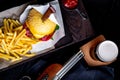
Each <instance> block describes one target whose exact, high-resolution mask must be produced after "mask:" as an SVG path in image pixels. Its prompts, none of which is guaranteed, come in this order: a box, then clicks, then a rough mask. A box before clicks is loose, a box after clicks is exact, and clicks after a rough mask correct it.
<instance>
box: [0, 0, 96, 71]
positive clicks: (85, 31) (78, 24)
mask: <svg viewBox="0 0 120 80" xmlns="http://www.w3.org/2000/svg"><path fill="white" fill-rule="evenodd" d="M12 1H16V4H14V5H9V8H10V7H13V6H17V5H20V4H23V3H26V2H28V1H29V0H22V1H20V0H12ZM19 1H20V2H19ZM49 1H52V0H47V2H49ZM40 2H41V3H40ZM47 2H46V1H43V0H39V1H38V3H39V4H46V3H47ZM3 3H4V2H3ZM17 3H18V4H17ZM59 3H60V8H61V12H62V17H63V22H64V26H65V34H66V36H65V37H64V38H62V39H61V40H60V41H59V42H58V43H57V44H56V45H55V49H53V50H50V51H48V52H45V53H44V54H40V55H37V56H34V57H32V58H29V59H27V60H24V61H22V62H19V63H16V64H15V65H11V66H9V67H6V68H3V69H1V70H0V72H2V71H5V70H8V69H10V68H14V67H16V66H19V65H22V64H24V63H27V62H30V61H33V60H36V59H38V58H44V59H46V60H48V61H49V60H50V59H51V57H54V60H56V59H57V58H58V56H59V58H60V57H61V56H60V55H65V56H67V57H70V56H71V55H72V54H73V53H72V52H71V53H66V54H65V53H64V52H66V51H67V50H68V49H69V47H72V46H76V45H77V49H79V48H78V47H79V46H81V45H82V44H84V42H85V40H87V39H89V38H91V37H93V36H95V35H94V30H93V29H92V26H91V23H90V21H89V18H87V19H86V20H82V18H81V17H80V15H79V14H78V13H77V12H76V11H75V10H72V11H69V10H66V9H65V8H64V7H63V6H62V5H61V0H59ZM79 3H80V4H79V8H78V9H79V10H80V11H83V12H84V13H85V14H86V15H87V13H86V11H85V8H84V6H83V3H82V1H81V0H79ZM7 8H8V7H7ZM7 8H1V9H0V10H1V11H2V10H3V9H4V10H5V9H7ZM73 49H75V47H74V48H73ZM60 52H61V53H60ZM66 59H67V58H66ZM63 61H64V60H63Z"/></svg>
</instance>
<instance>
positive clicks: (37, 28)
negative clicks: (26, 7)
mask: <svg viewBox="0 0 120 80" xmlns="http://www.w3.org/2000/svg"><path fill="white" fill-rule="evenodd" d="M42 16H43V15H42V14H41V13H40V12H38V11H37V10H36V9H34V8H32V9H31V10H30V11H29V14H28V17H27V19H26V21H25V23H26V26H27V27H28V28H29V30H30V31H31V33H32V34H33V36H34V37H35V38H38V39H39V38H42V37H44V36H46V35H50V34H52V33H53V32H54V31H55V28H56V23H54V22H53V21H51V20H50V19H46V20H45V21H44V22H43V21H42V20H41V17H42Z"/></svg>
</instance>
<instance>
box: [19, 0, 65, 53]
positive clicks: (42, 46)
mask: <svg viewBox="0 0 120 80" xmlns="http://www.w3.org/2000/svg"><path fill="white" fill-rule="evenodd" d="M49 4H51V5H52V6H53V8H54V9H55V10H56V12H55V13H52V14H51V15H50V16H49V19H50V20H52V21H53V22H55V23H56V24H58V25H59V29H58V30H56V31H55V33H54V34H53V36H52V39H49V40H48V41H40V42H38V43H36V44H33V45H32V50H30V52H32V53H33V52H35V53H38V52H39V53H40V51H43V50H46V49H47V50H48V49H49V48H54V45H55V44H56V43H57V42H58V41H59V40H60V39H61V38H62V37H64V36H65V33H64V26H63V22H62V15H61V11H60V7H59V4H58V3H54V4H52V2H51V3H48V4H46V5H28V6H27V8H26V9H25V10H24V12H23V13H22V14H21V15H20V22H21V23H24V22H25V20H26V18H27V15H28V13H29V10H30V9H31V8H35V9H36V10H37V11H39V12H40V13H42V14H44V13H45V11H46V10H47V9H48V7H49Z"/></svg>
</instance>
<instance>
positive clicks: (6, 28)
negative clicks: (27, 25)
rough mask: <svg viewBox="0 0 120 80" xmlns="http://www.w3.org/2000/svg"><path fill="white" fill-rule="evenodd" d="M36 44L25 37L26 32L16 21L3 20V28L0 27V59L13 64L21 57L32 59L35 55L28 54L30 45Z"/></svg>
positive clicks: (35, 41) (33, 40)
mask: <svg viewBox="0 0 120 80" xmlns="http://www.w3.org/2000/svg"><path fill="white" fill-rule="evenodd" d="M37 42H38V40H35V39H31V38H29V37H27V36H26V30H25V29H23V26H22V25H21V23H20V22H19V21H18V20H14V19H10V18H8V19H7V18H4V19H3V26H1V27H0V58H2V59H5V60H7V61H11V62H14V61H17V60H21V59H22V58H23V57H32V56H34V55H36V54H35V53H28V52H29V51H30V50H31V49H32V44H35V43H37Z"/></svg>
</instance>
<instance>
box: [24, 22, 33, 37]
mask: <svg viewBox="0 0 120 80" xmlns="http://www.w3.org/2000/svg"><path fill="white" fill-rule="evenodd" d="M23 28H24V29H26V35H27V36H28V37H33V35H32V33H31V32H30V30H29V28H28V27H27V26H26V24H23Z"/></svg>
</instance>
